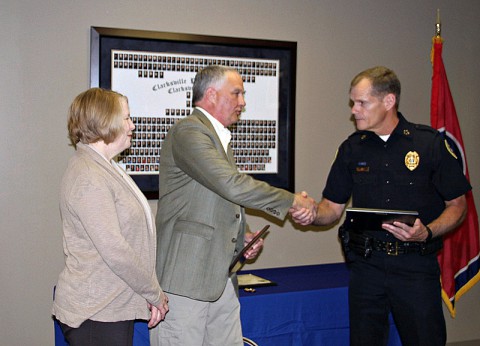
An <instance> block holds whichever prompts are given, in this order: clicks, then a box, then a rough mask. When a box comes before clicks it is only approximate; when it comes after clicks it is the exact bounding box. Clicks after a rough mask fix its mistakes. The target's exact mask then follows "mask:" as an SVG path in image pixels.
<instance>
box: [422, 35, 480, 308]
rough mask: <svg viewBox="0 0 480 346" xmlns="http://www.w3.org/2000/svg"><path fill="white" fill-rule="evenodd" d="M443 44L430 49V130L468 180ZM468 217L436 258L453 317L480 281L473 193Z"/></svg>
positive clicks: (439, 41) (437, 42)
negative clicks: (441, 139) (444, 142)
mask: <svg viewBox="0 0 480 346" xmlns="http://www.w3.org/2000/svg"><path fill="white" fill-rule="evenodd" d="M442 46H443V40H442V38H441V37H440V35H438V36H435V37H434V38H433V47H432V64H433V76H432V96H431V104H430V121H431V124H432V127H433V128H435V129H437V130H438V131H440V132H441V133H442V134H443V135H444V136H445V139H446V140H447V142H448V144H449V145H450V147H451V148H452V149H453V151H454V152H455V155H456V157H457V160H458V161H459V162H460V164H461V166H462V167H463V173H464V174H465V176H466V177H467V179H469V175H468V166H467V157H466V155H465V151H464V146H463V139H462V134H461V132H460V126H459V123H458V118H457V112H456V111H455V105H454V103H453V98H452V94H451V93H450V87H449V85H448V80H447V74H446V72H445V66H444V65H443V60H442ZM466 198H467V205H468V213H467V215H466V217H465V220H464V221H463V223H462V224H461V225H460V226H459V227H458V229H457V230H455V231H453V232H450V233H448V234H447V235H445V236H444V238H443V242H444V246H443V249H442V251H440V253H439V254H438V262H439V264H440V270H441V280H442V298H443V301H444V302H445V304H446V305H447V307H448V310H449V311H450V315H451V316H452V317H455V314H456V311H455V301H456V300H458V299H459V298H460V297H461V296H462V295H463V294H464V293H466V292H467V291H468V290H469V289H470V288H471V287H472V286H473V285H475V284H476V283H477V282H478V281H479V280H480V268H479V264H480V263H479V254H480V245H479V231H478V216H477V211H476V209H475V202H474V200H473V194H472V191H469V192H468V193H467V194H466Z"/></svg>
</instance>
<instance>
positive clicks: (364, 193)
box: [323, 113, 471, 224]
mask: <svg viewBox="0 0 480 346" xmlns="http://www.w3.org/2000/svg"><path fill="white" fill-rule="evenodd" d="M398 117H399V123H398V125H397V127H396V128H395V130H394V131H393V132H392V134H391V135H390V137H389V138H388V140H387V141H386V142H385V141H383V140H382V139H381V138H380V137H379V136H378V135H376V134H375V133H373V132H371V131H357V132H355V133H353V134H352V135H351V136H349V137H348V139H346V140H345V141H344V142H343V143H342V144H341V146H340V148H339V149H338V152H337V156H336V158H335V161H334V163H333V165H332V168H331V170H330V173H329V176H328V179H327V183H326V187H325V189H324V191H323V196H324V197H325V198H327V199H329V200H331V201H333V202H335V203H338V204H344V203H347V201H348V199H349V198H350V196H351V197H352V206H353V207H357V208H380V209H401V210H415V211H418V212H419V217H420V219H421V220H422V222H423V223H424V224H428V223H430V222H431V221H432V220H434V219H436V218H437V217H438V216H439V215H440V214H441V213H442V211H443V210H444V209H445V203H444V201H449V200H452V199H454V198H457V197H459V196H461V195H463V194H465V193H466V192H468V191H469V190H470V189H471V186H470V184H469V182H468V181H467V179H466V177H465V175H464V174H463V172H462V169H461V167H460V164H459V163H458V162H457V160H456V159H455V157H454V156H453V154H452V153H451V150H449V149H448V145H446V141H445V140H444V139H443V137H442V135H441V134H440V133H439V132H438V131H436V130H434V129H433V128H431V127H429V126H425V125H416V124H413V123H410V122H408V121H406V120H405V118H404V117H403V116H402V114H400V113H398Z"/></svg>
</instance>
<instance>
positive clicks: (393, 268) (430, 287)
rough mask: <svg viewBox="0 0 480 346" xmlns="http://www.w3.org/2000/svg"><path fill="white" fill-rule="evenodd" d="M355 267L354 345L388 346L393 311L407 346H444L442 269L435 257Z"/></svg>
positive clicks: (375, 260) (377, 258) (357, 260)
mask: <svg viewBox="0 0 480 346" xmlns="http://www.w3.org/2000/svg"><path fill="white" fill-rule="evenodd" d="M353 259H354V260H353V262H352V263H351V264H350V268H351V273H350V285H349V308H350V344H351V345H352V346H375V345H379V346H385V345H387V342H388V332H389V323H388V315H389V313H390V312H391V313H392V316H393V319H394V321H395V325H396V327H397V330H398V332H399V335H400V339H401V341H402V344H403V345H404V346H444V345H445V343H446V338H447V337H446V327H445V319H444V316H443V309H442V298H441V286H440V269H439V266H438V262H437V258H436V255H435V254H430V255H425V256H422V255H420V254H416V253H412V254H404V255H399V256H390V255H387V254H385V253H381V252H374V253H373V254H372V256H371V257H370V258H367V259H365V258H363V257H362V256H359V255H357V254H354V255H353Z"/></svg>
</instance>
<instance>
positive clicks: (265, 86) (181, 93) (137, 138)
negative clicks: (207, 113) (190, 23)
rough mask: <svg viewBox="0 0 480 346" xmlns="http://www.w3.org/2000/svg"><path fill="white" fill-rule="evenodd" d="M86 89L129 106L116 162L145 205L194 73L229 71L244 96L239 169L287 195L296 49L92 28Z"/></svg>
mask: <svg viewBox="0 0 480 346" xmlns="http://www.w3.org/2000/svg"><path fill="white" fill-rule="evenodd" d="M90 39H91V42H90V44H91V47H90V48H91V49H90V86H91V87H101V88H105V89H112V90H115V91H118V92H120V93H122V94H124V95H125V96H127V97H128V99H129V106H130V112H131V117H132V120H133V121H134V124H135V126H136V129H135V131H134V138H132V146H131V148H129V149H127V150H126V151H125V152H124V153H122V154H120V155H119V157H118V160H119V164H120V165H121V166H122V167H123V168H124V169H125V170H126V171H127V173H129V175H130V176H131V177H132V178H133V179H134V180H135V182H136V183H137V185H138V186H139V188H140V189H141V190H142V192H143V193H144V194H145V196H146V197H147V198H148V199H157V198H158V169H159V165H160V164H161V155H160V152H161V145H162V142H163V140H164V139H165V136H166V134H167V133H168V130H169V129H170V128H171V126H174V124H175V123H176V122H177V121H179V120H181V118H182V117H185V116H188V115H189V114H190V113H191V111H192V109H193V104H192V102H191V99H192V85H193V81H194V77H195V74H196V72H198V70H199V69H202V68H204V67H205V66H208V65H214V64H218V65H225V66H229V67H234V68H236V69H237V71H238V72H239V73H240V75H241V76H242V79H243V81H244V88H245V91H246V96H245V97H246V103H247V105H246V107H245V112H244V113H242V116H241V118H240V120H239V122H238V123H237V124H235V125H233V126H232V127H231V128H229V129H230V131H231V132H232V141H231V146H232V150H233V152H234V156H235V160H236V162H237V167H238V169H239V170H240V171H241V172H243V173H246V174H249V175H252V176H253V177H254V178H256V179H259V180H263V181H265V182H267V183H269V184H271V185H273V186H276V187H279V188H283V189H286V190H289V191H291V192H293V191H294V188H295V180H294V173H295V170H294V167H295V163H294V149H295V147H294V143H295V96H296V59H297V58H296V55H297V43H296V42H291V41H276V40H259V39H248V38H235V37H221V36H207V35H195V34H182V33H170V32H157V31H145V30H131V29H118V28H106V27H91V30H90Z"/></svg>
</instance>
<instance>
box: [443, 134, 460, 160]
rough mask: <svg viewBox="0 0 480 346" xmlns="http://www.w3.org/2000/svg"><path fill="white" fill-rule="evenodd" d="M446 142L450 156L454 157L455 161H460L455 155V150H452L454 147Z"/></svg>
mask: <svg viewBox="0 0 480 346" xmlns="http://www.w3.org/2000/svg"><path fill="white" fill-rule="evenodd" d="M444 142H445V147H447V150H448V152H449V153H450V155H452V156H453V157H454V158H455V160H458V157H457V155H455V152H454V151H453V149H452V147H451V146H450V144H448V141H447V140H446V139H445V140H444Z"/></svg>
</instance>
